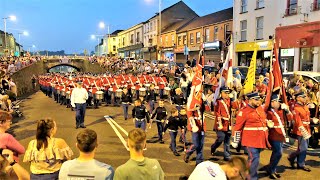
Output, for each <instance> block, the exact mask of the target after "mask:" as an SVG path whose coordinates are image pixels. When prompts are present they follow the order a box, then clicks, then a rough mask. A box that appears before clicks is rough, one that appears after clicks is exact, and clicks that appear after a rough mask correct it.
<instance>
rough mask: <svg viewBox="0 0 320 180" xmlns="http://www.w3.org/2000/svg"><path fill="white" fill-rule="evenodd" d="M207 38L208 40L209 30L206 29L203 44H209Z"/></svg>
mask: <svg viewBox="0 0 320 180" xmlns="http://www.w3.org/2000/svg"><path fill="white" fill-rule="evenodd" d="M209 38H210V29H209V28H206V30H205V40H204V41H205V42H209Z"/></svg>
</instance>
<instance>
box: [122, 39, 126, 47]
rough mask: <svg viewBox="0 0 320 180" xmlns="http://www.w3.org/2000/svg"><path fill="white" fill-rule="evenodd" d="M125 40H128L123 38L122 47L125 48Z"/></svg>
mask: <svg viewBox="0 0 320 180" xmlns="http://www.w3.org/2000/svg"><path fill="white" fill-rule="evenodd" d="M125 40H126V38H122V46H125Z"/></svg>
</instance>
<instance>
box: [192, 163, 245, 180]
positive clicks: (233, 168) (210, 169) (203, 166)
mask: <svg viewBox="0 0 320 180" xmlns="http://www.w3.org/2000/svg"><path fill="white" fill-rule="evenodd" d="M248 167H249V166H248V163H247V161H246V160H245V159H244V158H243V157H233V158H231V159H230V161H228V162H227V163H226V164H223V165H219V164H217V163H213V162H210V161H204V162H202V163H200V164H198V165H197V167H196V168H195V169H194V171H193V172H192V173H191V175H190V176H189V180H198V179H201V180H210V179H218V180H227V179H239V178H240V177H241V178H242V179H245V176H246V174H247V172H248Z"/></svg>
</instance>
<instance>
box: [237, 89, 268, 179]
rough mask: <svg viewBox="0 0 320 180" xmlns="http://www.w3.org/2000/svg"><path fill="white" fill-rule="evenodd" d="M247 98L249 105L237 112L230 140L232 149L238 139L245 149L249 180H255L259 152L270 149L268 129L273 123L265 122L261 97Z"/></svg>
mask: <svg viewBox="0 0 320 180" xmlns="http://www.w3.org/2000/svg"><path fill="white" fill-rule="evenodd" d="M247 97H248V99H249V103H248V105H247V106H246V107H245V108H243V109H242V110H240V111H239V112H238V115H237V117H236V124H235V126H234V127H233V137H231V139H232V146H233V147H237V145H238V143H239V141H240V139H241V144H242V145H243V146H246V147H247V150H248V161H249V164H250V180H257V179H258V167H259V162H260V152H261V151H262V150H263V149H265V148H270V145H269V142H268V127H272V126H273V122H272V121H268V120H267V116H266V113H265V111H264V109H263V108H261V97H260V96H259V94H258V93H257V92H253V93H250V94H247Z"/></svg>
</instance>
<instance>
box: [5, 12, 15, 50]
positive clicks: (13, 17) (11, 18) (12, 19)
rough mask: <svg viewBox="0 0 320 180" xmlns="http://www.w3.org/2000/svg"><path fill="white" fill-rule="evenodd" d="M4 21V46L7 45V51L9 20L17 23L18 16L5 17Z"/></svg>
mask: <svg viewBox="0 0 320 180" xmlns="http://www.w3.org/2000/svg"><path fill="white" fill-rule="evenodd" d="M2 19H3V23H4V44H5V48H6V49H7V47H8V46H7V19H9V20H11V21H15V20H16V19H17V17H16V16H13V15H11V16H8V17H4V18H2Z"/></svg>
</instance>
